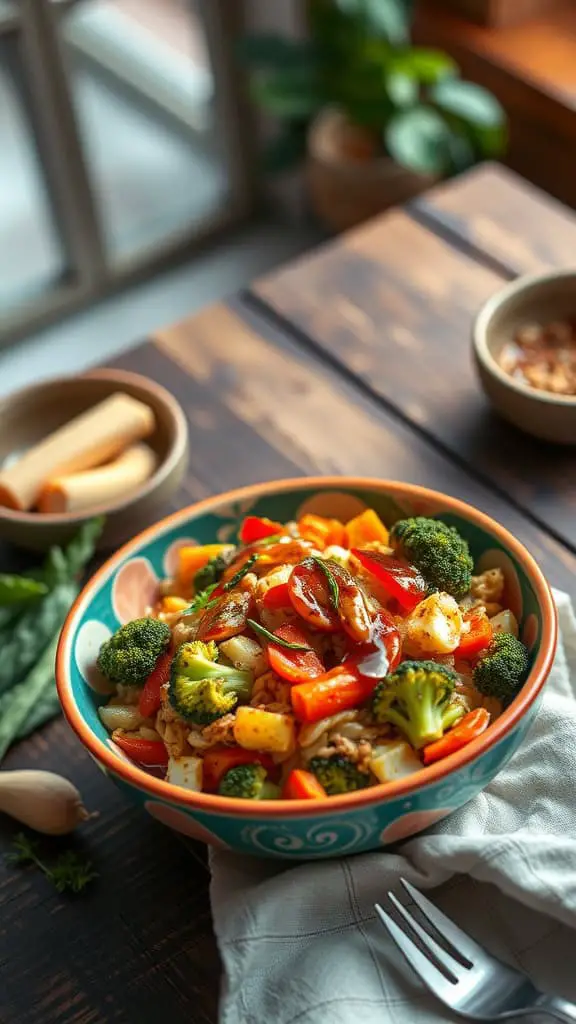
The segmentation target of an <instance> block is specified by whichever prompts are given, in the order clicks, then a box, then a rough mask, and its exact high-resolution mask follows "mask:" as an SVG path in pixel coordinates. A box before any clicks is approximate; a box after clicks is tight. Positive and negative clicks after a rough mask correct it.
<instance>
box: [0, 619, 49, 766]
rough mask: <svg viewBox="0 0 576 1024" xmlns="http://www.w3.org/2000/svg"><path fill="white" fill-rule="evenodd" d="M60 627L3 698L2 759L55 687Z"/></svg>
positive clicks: (0, 756) (0, 739)
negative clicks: (37, 705)
mask: <svg viewBox="0 0 576 1024" xmlns="http://www.w3.org/2000/svg"><path fill="white" fill-rule="evenodd" d="M59 636H60V630H58V632H57V633H56V634H55V635H54V637H53V638H52V640H51V642H50V643H49V644H48V646H47V647H46V648H45V650H44V651H43V652H42V654H41V655H40V657H39V659H38V661H37V662H36V664H35V665H34V667H33V668H31V669H30V671H29V672H28V674H27V675H26V676H25V678H24V679H23V680H22V682H20V683H18V685H17V686H14V687H13V689H12V690H11V692H10V693H8V694H6V695H5V697H3V698H2V700H1V701H0V708H1V711H2V715H1V717H0V760H2V758H3V757H4V754H5V753H6V751H7V750H8V747H9V746H10V744H11V743H12V742H13V740H14V739H15V738H16V736H17V735H18V733H19V732H20V730H21V728H22V726H23V725H24V723H25V721H26V719H27V718H28V715H29V714H31V712H32V711H33V709H34V707H35V705H36V703H37V701H39V700H40V699H41V698H42V697H43V695H44V694H45V693H46V692H47V691H48V690H51V689H52V686H53V684H54V661H55V659H56V648H57V646H58V640H59Z"/></svg>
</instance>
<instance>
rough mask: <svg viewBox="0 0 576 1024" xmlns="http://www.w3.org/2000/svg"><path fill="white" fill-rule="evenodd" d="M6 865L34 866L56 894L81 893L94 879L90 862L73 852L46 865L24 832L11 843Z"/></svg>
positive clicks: (67, 852)
mask: <svg viewBox="0 0 576 1024" xmlns="http://www.w3.org/2000/svg"><path fill="white" fill-rule="evenodd" d="M6 861H7V862H8V864H13V865H16V866H21V867H24V866H25V865H28V864H34V865H35V866H36V867H37V868H38V869H39V870H40V871H41V872H42V873H43V874H44V875H45V876H46V878H47V879H48V881H49V882H52V885H53V886H54V887H55V888H56V889H57V890H58V892H73V893H79V892H82V890H83V889H85V888H86V886H87V885H88V884H89V883H90V882H92V881H93V880H94V879H95V878H98V872H97V871H94V869H93V866H92V861H90V860H87V859H86V858H85V857H81V856H80V854H78V853H76V852H75V851H74V850H67V851H66V852H65V853H61V854H60V856H59V857H57V858H56V860H55V861H54V862H53V863H52V864H47V863H46V862H45V861H44V860H42V859H41V858H40V856H39V855H38V843H37V842H36V840H34V839H31V838H30V836H27V835H26V834H25V833H24V832H18V834H17V835H16V836H15V837H14V840H13V843H12V851H11V852H10V853H8V854H7V855H6Z"/></svg>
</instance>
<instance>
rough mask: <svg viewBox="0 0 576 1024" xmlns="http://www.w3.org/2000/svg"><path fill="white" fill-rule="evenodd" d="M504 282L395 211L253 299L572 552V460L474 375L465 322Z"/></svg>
mask: <svg viewBox="0 0 576 1024" xmlns="http://www.w3.org/2000/svg"><path fill="white" fill-rule="evenodd" d="M521 232H522V223H521V222H520V223H519V224H518V227H517V233H518V234H520V233H521ZM502 283H503V278H502V277H501V276H499V275H498V274H497V273H496V272H495V271H494V270H493V269H489V268H488V267H487V266H484V265H482V264H481V263H478V262H476V261H475V260H474V259H473V258H472V257H471V256H470V255H468V254H466V253H464V252H461V251H459V250H458V249H457V248H455V247H454V245H452V244H450V242H448V241H447V240H445V239H444V238H442V237H440V236H439V235H437V234H435V233H434V232H433V231H432V230H428V229H427V228H426V227H425V226H424V225H422V224H418V223H416V222H415V221H414V220H413V219H411V218H410V217H409V216H408V215H407V214H406V213H404V212H402V211H394V212H392V213H389V214H385V215H384V216H383V217H380V218H377V219H376V220H374V221H372V222H370V223H368V224H367V225H364V226H362V227H360V228H358V229H356V230H355V231H353V232H350V233H349V234H347V235H345V236H342V238H340V239H338V240H336V241H335V242H332V243H330V244H329V245H326V246H323V247H322V248H320V249H318V250H315V251H314V252H313V253H312V254H309V255H307V256H305V257H303V258H302V259H300V260H297V261H296V262H294V263H291V264H289V265H288V266H286V267H284V268H283V269H281V270H279V271H277V272H275V273H272V274H271V275H269V276H267V277H265V278H262V279H260V280H259V281H257V282H256V283H255V285H254V286H253V291H252V296H253V297H254V298H255V300H256V302H257V304H258V308H260V309H264V310H268V311H271V312H272V313H273V314H276V316H277V317H278V318H279V320H278V322H279V323H281V324H282V326H283V327H284V328H285V329H290V328H292V330H293V331H295V332H296V335H297V336H298V337H299V339H300V341H301V342H302V343H303V344H304V345H308V346H310V345H311V346H312V347H313V348H314V349H315V350H317V351H320V352H322V353H323V354H324V356H326V357H327V358H328V359H329V360H330V361H331V362H333V363H336V364H338V365H340V366H341V367H342V368H343V369H344V370H345V371H346V372H347V373H348V374H349V375H350V376H351V377H353V378H354V379H356V380H357V381H359V382H360V383H361V384H362V385H363V386H364V388H365V389H366V390H369V391H370V393H371V394H373V395H375V396H377V397H378V398H379V399H380V400H381V401H382V402H383V403H384V404H385V406H386V407H387V408H388V409H393V410H395V411H396V413H397V414H398V415H400V416H402V417H404V418H405V419H406V420H407V421H409V422H412V423H413V424H415V425H416V426H417V427H418V428H419V429H420V430H421V431H422V433H424V434H425V435H426V436H428V437H430V438H432V439H433V440H434V442H435V443H437V444H440V445H441V446H442V448H443V449H444V450H445V451H447V452H449V453H450V454H451V455H452V456H453V457H455V458H456V459H458V461H459V463H460V465H462V466H463V467H464V466H465V467H467V468H468V469H470V471H471V472H473V473H475V474H476V475H477V476H478V477H479V478H480V479H482V480H484V481H486V482H488V483H490V484H492V485H496V486H497V487H498V488H499V490H500V491H501V493H502V494H506V495H507V496H509V498H510V500H512V501H513V502H514V503H515V504H516V505H517V506H518V507H519V508H522V509H523V510H524V511H525V512H526V513H527V514H529V515H530V516H531V517H533V518H534V520H535V521H536V522H538V523H539V524H540V525H543V526H544V528H549V529H550V530H552V531H554V532H555V533H556V535H557V536H558V537H560V538H562V539H563V540H564V541H565V542H566V543H567V544H569V545H571V546H572V547H573V548H574V547H575V546H576V514H575V513H576V486H575V478H574V455H573V452H572V451H571V450H569V449H562V448H559V447H553V446H551V445H546V444H544V443H539V442H537V441H535V440H534V439H532V438H529V437H527V436H525V435H522V434H521V433H520V432H519V431H517V430H516V429H514V428H512V427H510V426H509V425H508V424H506V423H504V422H503V421H502V420H500V419H499V418H498V417H497V416H496V415H495V414H494V413H493V412H492V410H491V408H490V406H489V404H488V402H487V401H486V399H485V398H484V396H483V394H482V392H481V390H480V388H479V384H478V381H477V378H476V375H475V372H474V370H473V367H472V361H471V356H470V331H471V323H472V318H473V316H474V314H475V313H476V312H477V310H478V309H479V308H480V307H481V305H482V304H483V303H484V301H485V300H486V299H487V298H488V296H489V295H491V294H492V293H493V292H495V291H497V290H498V288H500V287H501V285H502Z"/></svg>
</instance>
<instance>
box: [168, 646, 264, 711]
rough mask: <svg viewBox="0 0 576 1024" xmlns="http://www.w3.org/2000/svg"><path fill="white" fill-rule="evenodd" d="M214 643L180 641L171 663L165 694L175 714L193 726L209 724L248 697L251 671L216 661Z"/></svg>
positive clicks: (216, 652)
mask: <svg viewBox="0 0 576 1024" xmlns="http://www.w3.org/2000/svg"><path fill="white" fill-rule="evenodd" d="M217 659H218V648H217V646H216V644H215V643H213V642H210V643H202V641H201V640H192V641H191V642H190V643H187V644H182V646H181V647H180V648H179V650H178V653H177V654H176V655H175V657H174V660H173V662H172V671H171V676H170V685H169V688H168V696H169V700H170V703H171V705H172V707H173V708H174V710H175V711H177V712H178V714H179V715H180V716H181V717H182V718H185V719H186V721H187V722H194V724H195V725H210V724H211V723H212V722H215V721H216V719H217V718H222V716H223V715H226V714H228V713H229V712H230V711H233V710H234V708H235V707H236V705H237V703H238V701H239V700H240V699H242V700H248V699H249V697H250V693H251V690H252V673H251V672H247V671H240V670H239V669H237V668H233V667H232V666H231V665H220V664H219V663H218V660H217Z"/></svg>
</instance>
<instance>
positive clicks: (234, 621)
mask: <svg viewBox="0 0 576 1024" xmlns="http://www.w3.org/2000/svg"><path fill="white" fill-rule="evenodd" d="M251 604H252V597H251V595H250V594H249V593H248V592H247V591H245V590H231V591H230V592H229V593H227V594H225V595H224V596H223V597H222V598H220V600H219V601H218V604H217V605H216V606H215V607H214V608H209V609H208V610H207V611H206V612H204V615H203V616H202V619H201V620H200V625H199V627H198V639H199V640H206V641H209V640H214V641H216V642H220V640H228V639H229V638H230V637H231V636H237V635H238V633H243V632H244V630H245V629H246V625H247V622H248V618H249V615H250V607H251Z"/></svg>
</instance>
